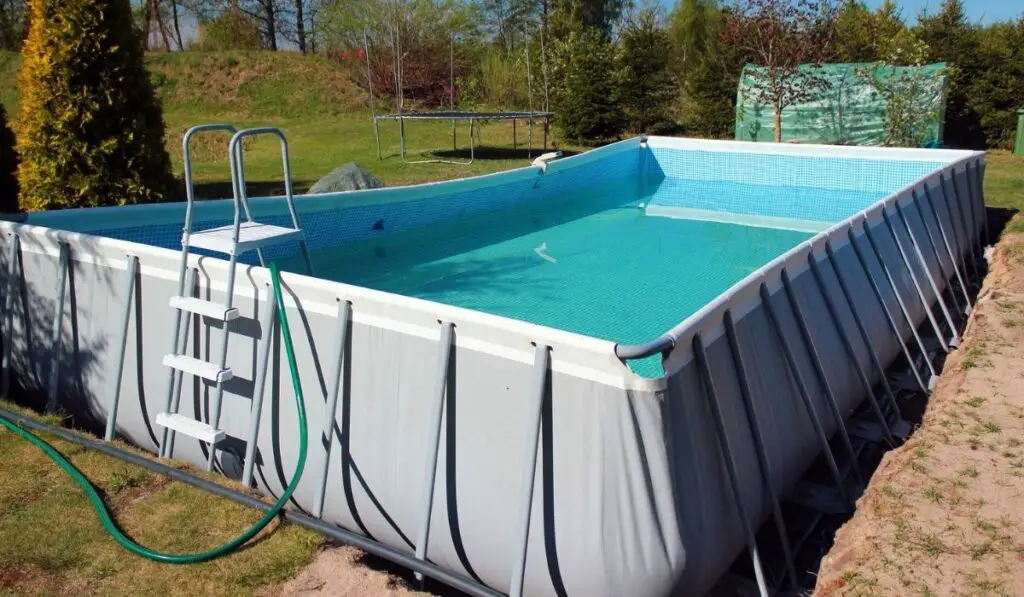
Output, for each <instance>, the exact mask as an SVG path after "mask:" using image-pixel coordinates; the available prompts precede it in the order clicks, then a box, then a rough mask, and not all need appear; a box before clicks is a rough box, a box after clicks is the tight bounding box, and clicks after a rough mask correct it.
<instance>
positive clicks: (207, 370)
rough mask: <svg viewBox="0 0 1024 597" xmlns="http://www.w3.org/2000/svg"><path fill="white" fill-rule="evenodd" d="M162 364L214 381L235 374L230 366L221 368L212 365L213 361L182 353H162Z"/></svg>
mask: <svg viewBox="0 0 1024 597" xmlns="http://www.w3.org/2000/svg"><path fill="white" fill-rule="evenodd" d="M164 366H165V367H170V368H171V369H177V370H178V371H183V372H185V373H189V374H191V375H195V376H198V377H202V378H203V379H206V380H209V381H212V382H215V383H220V382H224V381H227V380H229V379H231V378H232V377H234V376H235V374H234V373H233V372H232V371H231V368H230V367H227V368H224V369H221V368H220V367H219V366H218V365H214V364H213V363H208V362H206V361H200V360H199V359H195V358H192V357H190V356H188V355H183V354H168V355H164Z"/></svg>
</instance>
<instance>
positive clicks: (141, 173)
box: [18, 0, 173, 211]
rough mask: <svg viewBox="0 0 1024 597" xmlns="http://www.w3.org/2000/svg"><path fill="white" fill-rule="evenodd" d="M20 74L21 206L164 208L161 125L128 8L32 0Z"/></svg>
mask: <svg viewBox="0 0 1024 597" xmlns="http://www.w3.org/2000/svg"><path fill="white" fill-rule="evenodd" d="M31 12H32V18H31V26H30V27H29V35H28V39H27V40H26V42H25V49H24V51H23V55H24V64H23V66H22V69H21V72H20V73H19V75H18V84H19V88H20V91H21V94H22V101H21V116H20V119H19V131H18V132H19V136H18V152H19V154H20V155H21V164H20V166H19V167H18V177H19V181H20V183H21V205H22V207H23V208H25V209H27V210H29V211H35V210H44V209H57V208H64V207H91V206H96V205H125V204H129V203H141V202H146V201H160V200H162V199H164V198H166V197H167V195H168V192H169V190H170V185H171V183H172V181H173V179H172V178H171V174H170V159H169V157H168V155H167V151H166V150H165V149H164V143H163V141H164V124H163V120H162V118H161V114H160V106H159V104H158V103H157V100H156V98H155V96H154V94H153V88H152V86H151V84H150V81H149V75H148V73H147V72H146V68H145V66H144V65H143V62H142V58H143V56H142V44H141V43H140V40H139V38H138V36H137V34H136V30H135V29H134V28H133V27H132V22H131V13H130V8H129V6H128V1H127V0H31Z"/></svg>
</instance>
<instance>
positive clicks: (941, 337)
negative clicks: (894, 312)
mask: <svg viewBox="0 0 1024 597" xmlns="http://www.w3.org/2000/svg"><path fill="white" fill-rule="evenodd" d="M882 220H884V221H885V227H886V228H887V229H888V230H889V235H890V236H892V241H893V243H895V245H896V252H897V253H899V254H900V261H901V262H902V263H903V267H905V268H906V269H907V275H909V276H910V282H911V284H913V286H914V292H915V293H916V294H917V299H918V300H919V301H921V310H922V311H924V314H925V317H927V318H928V322H929V323H930V324H931V326H932V331H933V332H935V337H936V338H937V339H938V341H939V346H940V347H942V351H943V352H945V353H947V354H948V353H949V345H948V344H946V338H945V334H943V333H942V328H941V327H939V322H938V320H937V319H935V314H934V313H933V312H932V308H931V307H930V306H929V305H928V298H927V297H925V295H924V289H922V288H921V283H920V282H918V280H917V274H916V273H914V267H913V266H912V265H911V264H910V258H909V257H908V256H907V251H906V250H905V249H904V248H903V242H902V241H900V237H899V235H898V234H896V227H895V226H893V223H892V218H890V217H889V210H887V209H885V208H883V209H882ZM869 228H870V227H869V226H868V225H867V224H866V223H865V228H864V230H865V233H866V234H867V235H868V239H869V240H871V241H872V243H871V244H872V247H874V248H875V253H876V254H877V255H878V257H879V259H881V256H882V253H881V251H880V250H879V249H878V247H877V246H876V245H875V243H874V241H873V238H872V236H871V232H870V229H869ZM927 271H928V270H927V268H925V274H926V275H927V276H928V277H929V278H930V276H931V275H930V274H928V273H927ZM891 281H892V282H895V279H892V280H891ZM895 288H896V287H895V284H893V290H895ZM906 315H907V321H908V322H909V323H910V325H911V327H913V325H914V322H913V321H912V320H911V319H910V312H909V311H907V313H906ZM922 348H923V345H922ZM932 375H934V373H932Z"/></svg>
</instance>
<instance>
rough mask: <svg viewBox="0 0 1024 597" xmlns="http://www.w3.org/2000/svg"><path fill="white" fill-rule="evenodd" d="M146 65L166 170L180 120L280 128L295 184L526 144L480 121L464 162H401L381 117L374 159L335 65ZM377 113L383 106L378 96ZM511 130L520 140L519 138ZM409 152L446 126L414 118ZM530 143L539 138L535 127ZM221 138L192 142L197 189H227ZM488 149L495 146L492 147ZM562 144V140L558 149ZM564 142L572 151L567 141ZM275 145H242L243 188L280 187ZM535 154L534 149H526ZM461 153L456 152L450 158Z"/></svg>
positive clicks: (2, 78)
mask: <svg viewBox="0 0 1024 597" xmlns="http://www.w3.org/2000/svg"><path fill="white" fill-rule="evenodd" d="M147 64H148V66H149V69H150V71H151V73H152V80H153V82H154V84H155V85H156V88H157V90H158V93H159V95H160V98H161V100H162V101H163V106H164V120H165V122H166V124H167V148H168V151H169V152H170V153H171V157H172V158H173V161H174V168H175V171H176V172H177V173H178V174H179V175H180V174H181V168H182V165H181V135H182V133H184V131H185V130H186V129H188V127H190V126H193V125H195V124H201V123H207V122H230V123H231V124H234V125H235V126H236V127H246V126H261V125H271V126H277V127H280V128H281V129H283V130H284V131H285V133H286V134H287V135H288V140H289V143H290V150H291V166H292V177H293V179H294V181H295V184H296V188H297V189H298V190H304V189H306V188H308V187H309V186H310V185H311V184H312V183H313V182H315V181H316V180H317V179H319V178H320V177H321V176H323V175H325V174H327V173H328V172H330V171H331V170H332V169H334V168H336V167H338V166H341V165H342V164H344V163H346V162H350V161H354V162H356V163H357V164H359V165H360V166H362V167H363V168H365V169H367V170H369V171H370V172H371V173H373V174H374V175H376V176H377V177H379V178H381V179H382V180H384V181H385V182H386V183H388V184H408V183H414V182H425V181H433V180H443V179H448V178H455V177H460V176H467V175H471V174H481V173H486V172H494V171H497V170H504V169H508V168H514V167H519V166H524V165H526V164H527V163H528V159H527V156H526V152H525V151H519V152H515V153H513V152H512V151H511V149H512V125H511V124H510V123H499V122H494V123H487V124H485V125H483V132H482V141H483V142H484V144H485V145H486V146H487V147H488V148H492V149H491V151H489V152H486V153H484V154H483V158H484V159H480V157H478V159H477V161H476V162H475V163H473V164H472V165H469V166H457V165H449V164H411V165H410V164H404V163H403V162H402V160H401V159H400V158H399V157H398V151H399V135H398V127H397V125H396V124H394V123H391V122H388V123H382V124H381V150H382V152H383V153H384V155H385V159H384V160H382V161H381V160H378V159H377V154H376V145H375V142H374V136H373V126H372V124H371V123H372V121H371V119H370V113H369V110H368V108H367V102H366V96H365V92H364V91H363V90H362V89H360V88H359V87H358V86H357V85H356V84H355V83H354V82H352V81H351V80H350V79H349V78H348V76H347V75H346V74H345V73H344V72H343V71H341V70H340V69H339V67H337V66H336V65H335V64H333V63H331V62H329V61H327V60H324V59H322V58H316V57H305V56H301V55H298V54H293V53H287V52H278V53H272V52H225V53H202V52H182V53H172V54H162V53H158V54H150V55H148V56H147ZM19 65H20V58H19V57H18V55H17V54H13V53H10V52H0V102H3V103H4V104H5V105H6V106H7V108H8V110H9V112H10V113H11V114H17V109H16V108H17V102H18V94H17V90H16V85H15V75H16V73H17V69H18V66H19ZM377 107H378V111H390V110H391V106H387V105H385V103H384V102H380V101H378V104H377ZM525 129H526V127H525V123H520V125H519V128H518V135H519V141H520V142H522V141H523V140H524V138H525V135H526V130H525ZM407 133H408V136H407V138H408V141H409V145H410V149H411V150H417V149H430V148H437V149H449V148H451V142H452V139H451V124H450V123H448V122H433V123H431V122H416V123H410V124H408V125H407ZM467 135H468V125H467V124H466V123H460V124H459V128H458V138H459V144H460V146H462V147H466V144H467V142H468V138H467ZM536 138H537V140H536V143H535V145H537V146H539V145H540V141H541V131H540V127H539V126H538V127H537V130H536ZM226 145H227V143H226V136H222V137H219V138H218V137H214V136H211V137H209V139H206V140H202V139H197V146H198V151H195V152H194V156H195V174H196V180H197V182H198V183H199V184H200V185H201V186H203V187H204V188H201V189H200V194H201V195H203V196H224V195H226V193H227V192H228V186H227V185H226V184H225V183H226V181H227V180H228V176H227V163H226V160H225V159H224V158H223V157H222V156H223V155H225V154H226ZM493 148H497V151H495V150H494V149H493ZM567 148H568V147H567ZM569 149H571V148H569ZM279 151H280V149H279V147H278V145H277V144H276V142H275V141H274V140H273V139H270V138H266V139H256V140H254V141H253V142H252V143H251V144H247V153H246V171H247V178H248V180H250V181H254V182H257V183H263V184H258V185H253V186H254V188H253V189H252V190H251V191H250V192H252V193H266V192H280V191H281V189H282V188H283V187H282V185H281V183H280V180H281V162H280V153H279ZM534 156H536V153H535V154H534ZM456 157H458V158H459V159H461V158H462V157H464V156H461V155H459V156H456Z"/></svg>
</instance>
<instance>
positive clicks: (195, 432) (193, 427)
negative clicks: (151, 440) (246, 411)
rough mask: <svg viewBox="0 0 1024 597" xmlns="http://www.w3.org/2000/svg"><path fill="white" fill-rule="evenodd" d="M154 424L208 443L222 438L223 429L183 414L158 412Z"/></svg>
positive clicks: (213, 442)
mask: <svg viewBox="0 0 1024 597" xmlns="http://www.w3.org/2000/svg"><path fill="white" fill-rule="evenodd" d="M156 424H157V425H160V426H161V427H166V428H168V429H170V430H172V431H176V432H178V433H182V434H185V435H187V436H189V437H194V438H196V439H198V440H200V441H204V442H206V443H208V444H215V443H217V442H219V441H220V440H222V439H224V430H223V429H214V428H213V426H212V425H208V424H206V423H203V422H202V421H197V420H195V419H192V418H189V417H186V416H184V415H179V414H174V413H160V414H158V415H157V416H156Z"/></svg>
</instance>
